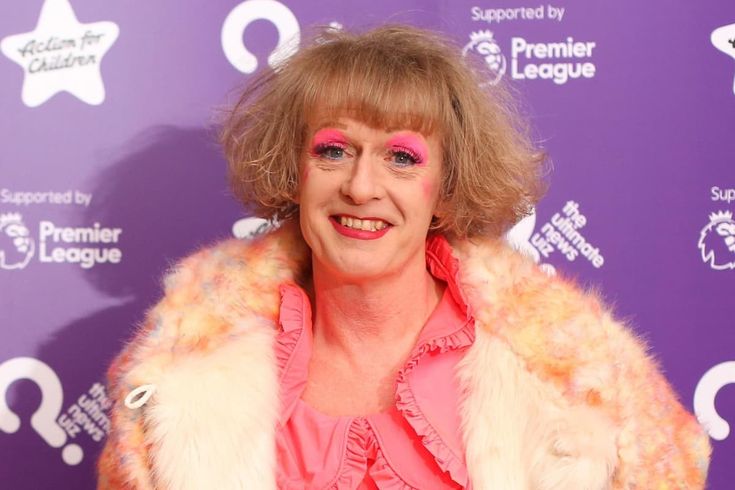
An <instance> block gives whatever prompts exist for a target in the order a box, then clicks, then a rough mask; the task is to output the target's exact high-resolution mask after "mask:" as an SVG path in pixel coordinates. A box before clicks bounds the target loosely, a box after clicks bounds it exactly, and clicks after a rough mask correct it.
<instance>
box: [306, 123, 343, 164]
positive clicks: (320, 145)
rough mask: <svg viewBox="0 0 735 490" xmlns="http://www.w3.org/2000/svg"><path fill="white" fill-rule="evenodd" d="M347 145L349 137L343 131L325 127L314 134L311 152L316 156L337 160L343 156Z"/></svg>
mask: <svg viewBox="0 0 735 490" xmlns="http://www.w3.org/2000/svg"><path fill="white" fill-rule="evenodd" d="M347 146H348V145H347V139H346V138H345V136H344V135H343V134H342V132H341V131H338V130H336V129H331V128H325V129H320V130H319V131H317V132H316V133H315V134H314V137H313V138H312V140H311V149H310V150H309V153H310V154H311V156H312V157H315V158H318V157H325V158H328V159H330V160H335V159H338V158H341V156H342V154H343V153H344V151H345V150H346V149H347Z"/></svg>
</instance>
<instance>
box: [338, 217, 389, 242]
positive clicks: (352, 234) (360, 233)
mask: <svg viewBox="0 0 735 490" xmlns="http://www.w3.org/2000/svg"><path fill="white" fill-rule="evenodd" d="M340 216H349V215H347V214H340ZM353 217H354V216H350V218H353ZM357 219H380V218H357ZM383 221H385V220H383ZM329 222H330V223H332V226H334V229H335V230H337V232H338V233H340V234H341V235H344V236H346V237H349V238H357V239H358V240H375V239H378V238H380V237H382V236H383V235H385V234H386V233H388V230H390V229H391V228H393V225H390V224H389V225H388V226H386V227H385V228H383V229H382V230H378V231H367V230H356V229H354V228H348V227H347V226H343V225H342V224H341V223H340V222H339V221H337V219H336V218H335V217H334V216H330V217H329ZM386 223H387V221H386Z"/></svg>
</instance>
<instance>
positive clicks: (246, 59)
mask: <svg viewBox="0 0 735 490" xmlns="http://www.w3.org/2000/svg"><path fill="white" fill-rule="evenodd" d="M256 20H267V21H270V22H272V23H273V25H274V26H276V29H277V30H278V45H277V46H276V49H274V50H273V52H272V53H271V54H270V55H269V56H268V64H269V65H270V66H271V67H273V66H276V65H277V64H278V63H279V62H281V61H283V60H285V59H286V58H288V57H289V56H291V55H292V54H293V53H295V52H296V51H297V50H298V49H299V42H300V32H301V29H300V28H299V21H298V20H297V19H296V16H295V15H294V14H293V12H291V10H290V9H289V8H288V7H286V6H285V5H283V4H282V3H280V2H277V1H276V0H247V1H246V2H243V3H241V4H240V5H238V6H237V7H235V8H234V9H232V12H230V13H229V14H228V15H227V18H226V19H225V22H224V24H222V49H223V51H224V52H225V56H226V57H227V60H228V61H229V62H230V63H232V66H234V67H235V68H237V69H238V70H240V71H241V72H243V73H253V72H254V71H255V70H256V69H257V68H258V60H257V58H256V57H255V56H254V55H253V54H252V53H251V52H250V51H248V49H247V48H246V47H245V45H244V44H243V42H242V35H243V33H244V32H245V28H246V27H247V26H248V25H250V23H251V22H253V21H256Z"/></svg>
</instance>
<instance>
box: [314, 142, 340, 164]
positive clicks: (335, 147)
mask: <svg viewBox="0 0 735 490" xmlns="http://www.w3.org/2000/svg"><path fill="white" fill-rule="evenodd" d="M313 153H314V155H315V156H317V157H321V158H325V159H327V160H341V159H343V158H344V157H345V153H346V151H345V148H344V147H343V146H341V145H339V144H337V143H325V144H323V145H318V146H317V147H316V148H314V151H313Z"/></svg>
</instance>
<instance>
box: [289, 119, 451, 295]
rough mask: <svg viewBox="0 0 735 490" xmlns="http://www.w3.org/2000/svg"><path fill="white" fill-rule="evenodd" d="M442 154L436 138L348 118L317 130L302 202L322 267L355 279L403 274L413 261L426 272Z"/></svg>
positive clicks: (309, 148)
mask: <svg viewBox="0 0 735 490" xmlns="http://www.w3.org/2000/svg"><path fill="white" fill-rule="evenodd" d="M441 155H442V152H441V143H440V140H439V138H438V137H437V136H436V135H432V136H425V135H422V134H420V133H416V132H413V131H409V130H400V129H399V130H391V131H384V130H380V129H374V128H371V127H369V126H366V125H364V124H362V123H361V122H359V121H357V120H354V119H350V118H346V117H345V118H339V119H338V120H337V121H335V122H330V123H328V124H322V125H317V126H315V127H312V128H310V129H309V131H308V134H307V141H306V145H305V152H304V154H303V155H302V157H301V169H300V170H301V181H300V186H299V195H298V203H299V206H300V212H299V214H300V225H301V231H302V234H303V236H304V239H305V240H306V243H308V244H309V246H310V247H311V250H312V253H313V257H314V262H315V267H316V266H319V267H324V268H326V269H327V270H329V272H330V273H331V274H337V275H338V276H341V277H343V278H346V279H348V280H354V281H359V280H361V279H371V278H378V277H381V276H387V275H391V274H398V273H400V272H401V271H402V270H404V268H405V267H406V266H407V265H408V264H409V263H411V262H412V261H420V264H422V267H423V264H424V263H425V257H424V247H425V240H426V234H427V232H428V229H429V225H430V224H431V219H432V216H433V215H434V214H435V212H436V209H437V205H438V201H439V190H440V187H441V166H442V158H441Z"/></svg>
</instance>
